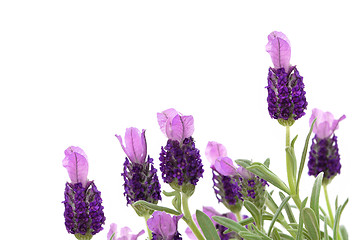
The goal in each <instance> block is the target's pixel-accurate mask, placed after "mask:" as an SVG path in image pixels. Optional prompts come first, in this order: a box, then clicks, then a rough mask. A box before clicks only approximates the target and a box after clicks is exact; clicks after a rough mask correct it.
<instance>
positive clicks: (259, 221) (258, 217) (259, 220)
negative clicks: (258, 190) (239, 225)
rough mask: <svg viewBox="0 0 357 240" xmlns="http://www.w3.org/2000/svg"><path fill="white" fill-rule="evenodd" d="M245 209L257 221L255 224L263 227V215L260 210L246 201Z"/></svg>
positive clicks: (244, 203)
mask: <svg viewBox="0 0 357 240" xmlns="http://www.w3.org/2000/svg"><path fill="white" fill-rule="evenodd" d="M243 205H244V207H245V208H246V209H247V210H248V211H249V212H250V214H251V215H252V217H253V218H254V220H255V224H256V225H257V226H261V224H262V221H263V219H262V215H261V214H260V211H259V209H258V208H257V207H256V206H255V205H254V204H253V203H252V202H250V201H248V200H245V201H244V202H243Z"/></svg>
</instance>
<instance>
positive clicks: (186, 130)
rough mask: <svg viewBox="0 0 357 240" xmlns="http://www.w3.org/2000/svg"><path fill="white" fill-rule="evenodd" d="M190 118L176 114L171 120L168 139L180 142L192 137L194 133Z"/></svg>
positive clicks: (191, 118)
mask: <svg viewBox="0 0 357 240" xmlns="http://www.w3.org/2000/svg"><path fill="white" fill-rule="evenodd" d="M193 123H194V121H193V117H192V116H180V115H179V114H177V115H176V116H175V117H174V118H173V119H172V124H171V131H170V130H169V131H168V132H166V133H167V136H168V138H170V139H172V140H177V141H182V140H184V139H185V138H188V137H190V136H192V134H193V131H194V126H193Z"/></svg>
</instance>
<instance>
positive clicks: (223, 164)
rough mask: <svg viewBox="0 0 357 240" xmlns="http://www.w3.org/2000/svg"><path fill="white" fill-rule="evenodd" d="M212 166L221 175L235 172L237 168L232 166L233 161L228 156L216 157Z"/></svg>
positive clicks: (229, 174)
mask: <svg viewBox="0 0 357 240" xmlns="http://www.w3.org/2000/svg"><path fill="white" fill-rule="evenodd" d="M214 167H215V169H216V170H217V172H219V173H220V174H222V175H223V176H231V175H235V174H236V173H237V169H236V168H235V167H234V165H233V161H232V159H230V158H229V157H219V158H217V159H216V162H215V164H214Z"/></svg>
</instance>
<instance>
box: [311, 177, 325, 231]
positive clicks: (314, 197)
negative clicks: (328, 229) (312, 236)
mask: <svg viewBox="0 0 357 240" xmlns="http://www.w3.org/2000/svg"><path fill="white" fill-rule="evenodd" d="M323 177H324V173H323V172H320V173H319V175H317V177H316V179H315V182H314V186H313V187H312V193H311V199H310V208H311V209H312V210H314V212H315V216H316V219H317V220H318V219H319V215H320V213H319V206H320V204H319V201H320V190H321V184H322V179H323ZM318 226H319V225H318Z"/></svg>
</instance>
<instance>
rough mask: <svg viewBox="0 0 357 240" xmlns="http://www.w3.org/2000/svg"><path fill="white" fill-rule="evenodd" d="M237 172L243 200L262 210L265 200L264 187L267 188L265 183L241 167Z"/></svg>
mask: <svg viewBox="0 0 357 240" xmlns="http://www.w3.org/2000/svg"><path fill="white" fill-rule="evenodd" d="M237 172H238V174H239V176H240V177H239V180H240V182H239V183H240V185H239V187H240V189H241V193H242V195H243V200H249V201H250V202H252V203H253V204H254V205H255V206H256V207H257V208H259V209H261V208H263V206H264V203H265V198H266V192H265V187H266V186H269V184H268V183H267V181H266V180H264V179H263V178H260V177H258V176H256V175H254V174H253V173H251V172H249V171H248V170H247V169H245V168H243V167H239V168H238V170H237Z"/></svg>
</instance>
